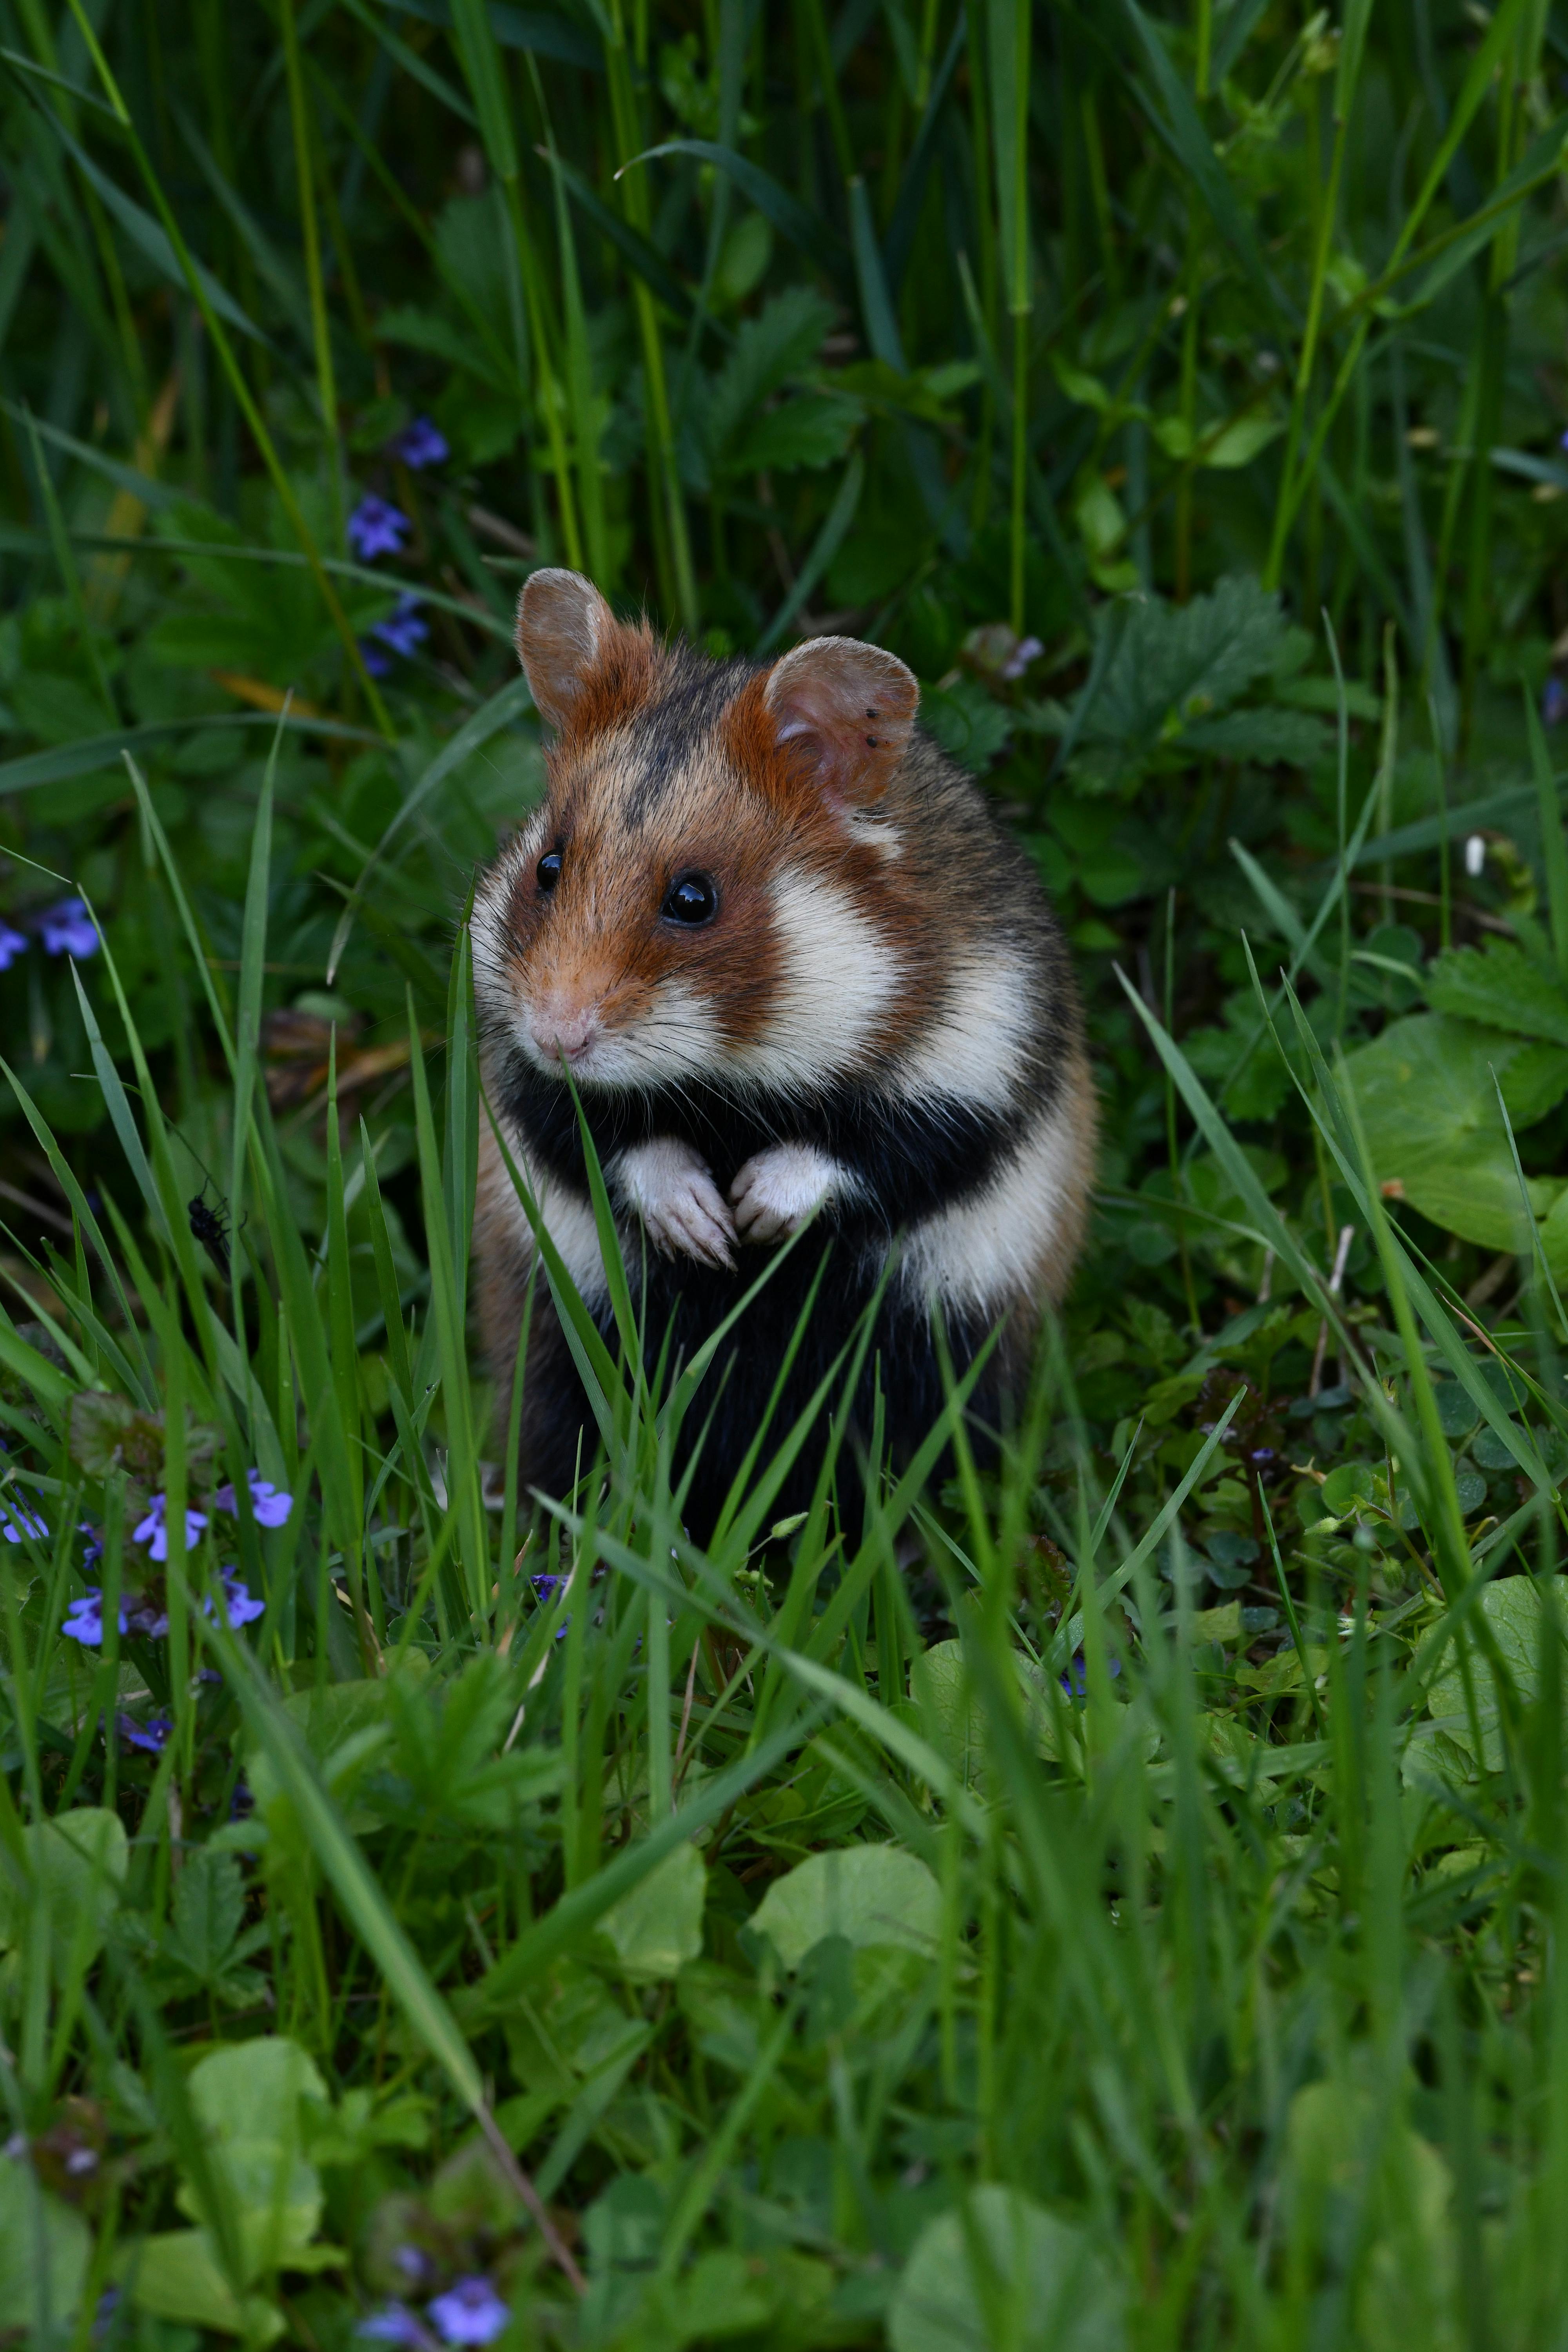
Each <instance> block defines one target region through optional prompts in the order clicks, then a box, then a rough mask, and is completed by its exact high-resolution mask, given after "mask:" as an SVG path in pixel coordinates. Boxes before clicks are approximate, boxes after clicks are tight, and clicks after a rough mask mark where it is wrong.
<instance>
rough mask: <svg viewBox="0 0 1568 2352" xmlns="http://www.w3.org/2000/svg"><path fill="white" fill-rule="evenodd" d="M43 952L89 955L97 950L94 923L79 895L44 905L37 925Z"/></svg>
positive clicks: (48, 953)
mask: <svg viewBox="0 0 1568 2352" xmlns="http://www.w3.org/2000/svg"><path fill="white" fill-rule="evenodd" d="M39 928H40V929H41V931H42V934H43V940H44V952H45V954H46V955H68V956H89V955H96V954H97V953H98V925H97V924H96V923H95V922H94V921H93V919H92V917H91V916H90V915H89V913H88V911H87V906H86V902H85V901H84V900H83V899H80V898H62V899H61V900H60V903H59V905H58V907H50V908H47V910H46V912H45V914H44V917H43V920H42V923H41V924H40V926H39Z"/></svg>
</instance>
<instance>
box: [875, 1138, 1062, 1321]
mask: <svg viewBox="0 0 1568 2352" xmlns="http://www.w3.org/2000/svg"><path fill="white" fill-rule="evenodd" d="M1071 1120H1072V1106H1071V1104H1070V1102H1062V1103H1058V1105H1057V1106H1056V1108H1054V1109H1053V1110H1052V1111H1050V1112H1049V1113H1048V1114H1047V1116H1046V1117H1045V1118H1041V1119H1038V1120H1037V1121H1036V1123H1035V1124H1034V1126H1033V1127H1031V1128H1030V1129H1029V1130H1028V1132H1027V1134H1026V1136H1025V1139H1024V1142H1023V1145H1022V1147H1021V1149H1020V1150H1018V1151H1017V1152H1016V1154H1015V1156H1014V1157H1013V1158H1012V1159H1011V1160H1008V1162H1007V1164H1006V1166H1005V1168H1002V1169H1000V1170H999V1171H997V1173H996V1175H995V1176H994V1178H993V1179H992V1181H991V1182H990V1183H989V1184H987V1185H986V1186H985V1187H984V1190H983V1191H982V1192H977V1193H975V1194H974V1195H973V1197H972V1198H971V1199H969V1200H967V1201H962V1202H958V1203H957V1204H956V1205H955V1206H954V1207H952V1208H951V1209H943V1210H942V1211H941V1213H939V1214H938V1215H936V1216H934V1217H927V1218H925V1219H923V1220H922V1221H921V1223H919V1224H917V1225H913V1226H911V1227H910V1232H909V1234H907V1235H906V1237H905V1242H904V1250H903V1257H902V1260H901V1262H900V1269H899V1278H900V1282H901V1284H902V1285H903V1286H904V1288H905V1290H906V1292H907V1293H909V1294H910V1295H912V1296H913V1297H916V1298H919V1299H921V1300H922V1301H923V1300H930V1299H932V1298H934V1299H937V1300H939V1301H940V1302H941V1304H942V1306H944V1307H951V1308H955V1309H958V1310H960V1311H967V1312H970V1313H979V1314H981V1315H983V1316H985V1317H986V1318H994V1317H995V1316H998V1315H1001V1314H1002V1313H1004V1312H1005V1309H1006V1308H1007V1307H1011V1306H1014V1305H1015V1304H1016V1302H1017V1301H1019V1300H1020V1299H1023V1298H1028V1297H1033V1296H1034V1295H1035V1294H1036V1291H1037V1288H1038V1286H1039V1278H1040V1271H1041V1268H1042V1266H1043V1265H1046V1264H1047V1263H1048V1262H1049V1260H1050V1259H1051V1257H1052V1256H1053V1255H1055V1252H1056V1248H1057V1246H1058V1244H1059V1239H1060V1236H1061V1235H1062V1234H1063V1232H1064V1229H1069V1228H1072V1227H1075V1226H1076V1224H1077V1222H1078V1219H1079V1216H1080V1214H1081V1213H1082V1202H1083V1195H1084V1188H1085V1185H1086V1182H1087V1181H1088V1172H1089V1171H1088V1169H1087V1167H1086V1166H1085V1160H1084V1141H1083V1136H1082V1133H1081V1131H1080V1130H1079V1129H1075V1127H1074V1126H1073V1124H1071Z"/></svg>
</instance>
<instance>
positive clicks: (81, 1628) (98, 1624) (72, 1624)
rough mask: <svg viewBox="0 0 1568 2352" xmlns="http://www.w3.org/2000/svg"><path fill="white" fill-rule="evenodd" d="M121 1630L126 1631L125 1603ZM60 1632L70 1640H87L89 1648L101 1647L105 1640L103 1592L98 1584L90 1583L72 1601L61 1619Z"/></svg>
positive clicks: (121, 1617) (122, 1609)
mask: <svg viewBox="0 0 1568 2352" xmlns="http://www.w3.org/2000/svg"><path fill="white" fill-rule="evenodd" d="M120 1630H121V1633H124V1631H125V1603H124V1601H121V1604H120ZM60 1632H61V1633H63V1634H64V1635H65V1637H66V1639H67V1641H68V1642H85V1643H87V1645H88V1647H89V1649H93V1650H96V1649H97V1648H99V1646H100V1643H102V1640H103V1593H102V1591H101V1589H100V1587H99V1586H98V1585H96V1584H89V1586H88V1588H87V1591H85V1592H81V1593H79V1594H78V1595H77V1598H76V1599H75V1600H74V1601H71V1602H70V1604H69V1606H68V1608H67V1610H66V1613H65V1615H64V1617H63V1618H62V1619H61V1621H60Z"/></svg>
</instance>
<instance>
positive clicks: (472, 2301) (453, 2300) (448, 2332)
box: [355, 2247, 511, 2352]
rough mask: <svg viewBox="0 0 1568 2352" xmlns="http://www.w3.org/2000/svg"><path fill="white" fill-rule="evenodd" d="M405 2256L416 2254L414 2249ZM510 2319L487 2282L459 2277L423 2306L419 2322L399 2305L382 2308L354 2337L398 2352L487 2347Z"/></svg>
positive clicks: (417, 2316)
mask: <svg viewBox="0 0 1568 2352" xmlns="http://www.w3.org/2000/svg"><path fill="white" fill-rule="evenodd" d="M399 2251H400V2252H403V2251H407V2252H410V2253H414V2254H416V2255H417V2249H416V2248H413V2247H410V2248H408V2249H406V2250H404V2249H399ZM510 2317H511V2313H510V2309H509V2308H508V2306H507V2305H506V2304H504V2303H503V2302H502V2301H501V2298H500V2295H499V2294H497V2293H496V2290H495V2288H494V2286H493V2285H492V2284H490V2281H489V2279H488V2278H482V2277H474V2278H460V2279H459V2280H458V2283H457V2284H456V2285H455V2286H449V2287H448V2288H447V2292H446V2293H445V2294H438V2295H436V2296H435V2297H433V2299H432V2300H431V2301H430V2302H429V2303H427V2304H426V2306H425V2319H421V2318H420V2317H419V2315H418V2314H417V2313H416V2312H413V2311H410V2309H409V2308H408V2305H406V2304H405V2303H388V2304H384V2305H383V2306H382V2308H381V2310H379V2311H373V2312H372V2313H371V2315H370V2316H369V2317H368V2318H366V2319H362V2320H361V2322H360V2324H359V2326H358V2328H357V2329H356V2330H355V2333H356V2335H359V2336H363V2337H364V2338H366V2339H368V2341H369V2342H371V2343H373V2344H395V2345H399V2346H401V2347H404V2352H437V2347H438V2346H440V2345H443V2344H446V2345H452V2346H459V2345H470V2344H493V2343H494V2341H495V2339H496V2337H497V2336H499V2335H500V2332H501V2329H502V2328H503V2327H504V2326H506V2324H507V2322H508V2320H509V2319H510ZM426 2320H428V2322H429V2326H426Z"/></svg>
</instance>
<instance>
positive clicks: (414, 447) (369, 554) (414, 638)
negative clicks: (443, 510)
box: [345, 416, 452, 677]
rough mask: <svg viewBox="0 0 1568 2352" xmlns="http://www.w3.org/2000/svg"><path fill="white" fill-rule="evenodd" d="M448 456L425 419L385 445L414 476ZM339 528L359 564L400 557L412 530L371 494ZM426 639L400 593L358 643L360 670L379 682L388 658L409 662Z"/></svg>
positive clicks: (411, 598)
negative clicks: (361, 661) (367, 672)
mask: <svg viewBox="0 0 1568 2352" xmlns="http://www.w3.org/2000/svg"><path fill="white" fill-rule="evenodd" d="M451 454H452V453H451V451H450V450H449V449H448V447H447V442H446V438H445V436H444V435H442V434H441V433H440V432H438V431H437V428H436V426H435V425H432V423H431V422H430V419H429V418H428V417H427V416H416V418H415V419H414V421H413V423H412V424H411V425H405V426H404V427H403V430H402V431H401V433H395V434H394V435H393V436H392V438H391V440H390V441H389V442H388V443H387V444H386V455H387V456H388V457H392V458H395V460H396V462H397V463H398V464H399V465H402V466H407V467H410V468H411V469H412V470H413V471H414V472H415V473H419V472H422V471H423V469H424V468H425V467H426V466H440V465H444V464H445V463H446V461H447V458H448V457H450V456H451ZM345 528H346V530H347V532H348V542H349V546H350V548H351V549H352V550H353V553H354V554H355V555H356V556H357V557H358V559H359V561H360V562H362V563H374V562H375V560H376V558H377V556H380V555H401V554H402V553H403V551H404V549H405V546H406V544H407V541H408V539H409V535H410V533H411V532H412V531H413V529H414V525H413V523H412V522H411V521H410V520H409V519H408V517H407V516H406V515H405V513H404V511H403V509H402V508H401V507H395V506H394V505H393V503H392V500H391V499H384V498H382V497H381V496H380V495H379V493H378V492H376V491H374V490H371V491H368V492H367V493H366V495H365V496H364V497H363V499H361V500H360V502H359V504H358V506H357V507H355V509H354V510H353V513H352V514H351V515H350V517H349V519H348V522H347V524H346V526H345ZM429 634H430V629H429V625H428V623H427V622H426V621H423V620H421V618H420V616H419V599H418V597H417V596H416V595H415V594H413V593H412V592H407V593H405V594H403V595H401V596H400V597H399V598H398V600H397V602H396V604H395V605H394V607H393V609H392V611H391V612H390V613H389V614H387V616H386V618H385V620H384V621H376V622H374V623H373V624H372V626H371V630H370V634H369V635H368V636H363V637H362V638H361V639H360V651H361V653H362V654H363V656H364V666H365V667H366V669H367V670H368V671H369V672H370V674H371V676H372V677H386V675H387V673H388V671H389V670H390V669H391V667H392V664H393V659H394V657H395V658H396V659H397V660H399V661H408V660H410V659H411V658H412V657H413V656H414V654H415V652H416V649H417V648H418V647H419V646H422V645H423V644H424V643H425V640H426V637H427V636H428V635H429Z"/></svg>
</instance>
